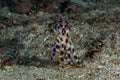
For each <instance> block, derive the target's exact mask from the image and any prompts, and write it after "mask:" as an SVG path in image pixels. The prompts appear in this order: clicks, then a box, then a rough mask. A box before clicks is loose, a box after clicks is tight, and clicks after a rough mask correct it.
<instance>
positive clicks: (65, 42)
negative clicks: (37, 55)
mask: <svg viewBox="0 0 120 80" xmlns="http://www.w3.org/2000/svg"><path fill="white" fill-rule="evenodd" d="M70 27H71V26H70V24H69V22H68V21H67V20H66V19H65V18H64V17H61V18H60V19H59V20H58V21H57V23H56V25H55V26H54V31H55V32H57V33H58V36H57V38H56V40H55V44H54V47H53V55H52V57H51V59H52V60H53V61H56V62H58V63H60V64H62V65H77V66H79V65H80V61H79V58H78V56H77V55H76V53H75V52H74V46H73V43H72V41H71V39H70V37H69V29H70Z"/></svg>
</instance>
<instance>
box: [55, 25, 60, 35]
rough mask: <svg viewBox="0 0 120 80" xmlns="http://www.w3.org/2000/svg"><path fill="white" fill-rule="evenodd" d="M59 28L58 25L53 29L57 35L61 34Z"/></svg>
mask: <svg viewBox="0 0 120 80" xmlns="http://www.w3.org/2000/svg"><path fill="white" fill-rule="evenodd" d="M59 28H60V27H59V26H58V24H56V25H55V26H54V27H53V29H54V32H56V33H58V32H59Z"/></svg>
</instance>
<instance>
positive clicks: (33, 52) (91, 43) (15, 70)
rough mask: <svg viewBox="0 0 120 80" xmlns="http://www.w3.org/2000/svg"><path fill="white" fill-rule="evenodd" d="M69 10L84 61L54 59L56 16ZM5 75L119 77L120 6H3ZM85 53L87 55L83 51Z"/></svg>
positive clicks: (8, 79) (1, 66) (0, 37)
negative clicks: (29, 9) (23, 10)
mask: <svg viewBox="0 0 120 80" xmlns="http://www.w3.org/2000/svg"><path fill="white" fill-rule="evenodd" d="M61 15H63V16H65V17H66V18H67V19H68V21H69V22H70V24H71V25H72V27H71V29H70V36H71V38H72V41H73V44H74V47H75V51H76V53H77V54H78V56H80V58H81V57H82V59H83V62H82V64H83V66H81V67H77V68H76V67H70V66H65V67H64V68H63V69H62V68H60V67H59V65H56V64H54V63H53V62H52V61H50V56H51V55H52V44H53V43H54V40H55V38H56V37H57V34H56V33H55V32H54V31H53V26H54V24H55V21H57V19H59V18H60V16H61ZM0 18H1V20H0V57H1V58H0V62H1V63H0V80H120V6H119V5H115V6H114V5H109V7H108V6H107V7H101V8H99V7H97V8H96V9H87V10H86V9H84V8H83V9H82V8H80V7H75V6H74V7H73V6H72V9H71V12H64V13H62V14H60V13H56V12H49V11H42V10H41V11H38V12H37V13H36V14H31V15H25V14H17V13H13V12H10V11H9V9H8V8H7V7H3V8H1V10H0ZM83 56H84V57H83Z"/></svg>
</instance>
